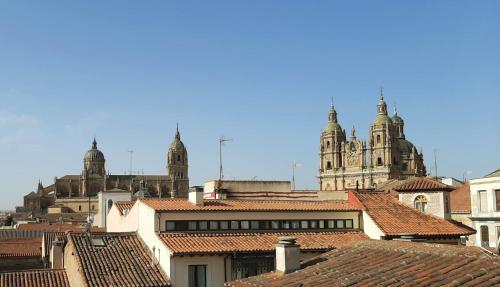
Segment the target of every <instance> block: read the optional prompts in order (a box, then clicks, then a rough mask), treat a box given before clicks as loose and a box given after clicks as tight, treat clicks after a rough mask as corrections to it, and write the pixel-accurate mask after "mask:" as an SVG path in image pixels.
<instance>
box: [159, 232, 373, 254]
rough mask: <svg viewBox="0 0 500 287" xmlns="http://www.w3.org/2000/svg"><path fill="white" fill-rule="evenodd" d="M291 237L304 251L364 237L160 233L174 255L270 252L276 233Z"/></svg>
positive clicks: (347, 234)
mask: <svg viewBox="0 0 500 287" xmlns="http://www.w3.org/2000/svg"><path fill="white" fill-rule="evenodd" d="M284 235H286V236H294V237H296V238H297V242H298V243H299V244H300V245H301V249H302V250H304V251H313V250H314V251H319V250H321V251H326V250H330V249H333V248H337V247H339V246H342V245H345V244H347V243H351V242H353V241H358V240H366V239H368V237H367V236H366V235H365V234H364V233H362V232H356V231H351V232H291V233H282V232H279V233H278V232H276V233H206V234H196V233H195V234H193V233H160V234H159V235H158V236H159V237H160V239H161V240H162V241H163V243H164V244H165V246H167V248H168V249H170V250H171V251H172V252H173V254H174V255H181V254H215V253H234V252H241V253H245V252H274V250H275V248H276V244H277V243H278V237H279V236H284Z"/></svg>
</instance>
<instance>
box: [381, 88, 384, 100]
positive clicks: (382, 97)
mask: <svg viewBox="0 0 500 287" xmlns="http://www.w3.org/2000/svg"><path fill="white" fill-rule="evenodd" d="M380 100H381V101H383V100H384V87H380Z"/></svg>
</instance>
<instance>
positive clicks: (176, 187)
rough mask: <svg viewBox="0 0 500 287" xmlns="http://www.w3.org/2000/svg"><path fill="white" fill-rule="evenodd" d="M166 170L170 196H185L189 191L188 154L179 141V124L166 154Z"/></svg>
mask: <svg viewBox="0 0 500 287" xmlns="http://www.w3.org/2000/svg"><path fill="white" fill-rule="evenodd" d="M167 164H168V166H167V172H168V176H169V179H170V188H169V189H170V197H172V198H176V197H187V196H188V192H189V176H188V154H187V149H186V147H185V146H184V143H183V142H182V141H181V134H180V133H179V126H177V131H176V133H175V137H174V140H173V141H172V143H171V144H170V147H169V149H168V154H167Z"/></svg>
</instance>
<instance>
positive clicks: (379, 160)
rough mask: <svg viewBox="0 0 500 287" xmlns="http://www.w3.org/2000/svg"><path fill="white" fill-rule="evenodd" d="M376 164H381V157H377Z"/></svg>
mask: <svg viewBox="0 0 500 287" xmlns="http://www.w3.org/2000/svg"><path fill="white" fill-rule="evenodd" d="M377 165H382V158H381V157H378V158H377Z"/></svg>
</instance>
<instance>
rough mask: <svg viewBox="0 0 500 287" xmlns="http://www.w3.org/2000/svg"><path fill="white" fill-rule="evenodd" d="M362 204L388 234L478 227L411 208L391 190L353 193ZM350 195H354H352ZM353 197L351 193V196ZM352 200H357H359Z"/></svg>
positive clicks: (449, 232)
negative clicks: (387, 191)
mask: <svg viewBox="0 0 500 287" xmlns="http://www.w3.org/2000/svg"><path fill="white" fill-rule="evenodd" d="M352 195H353V196H354V197H355V199H356V198H357V200H359V202H360V203H361V205H362V207H364V209H365V211H366V212H367V213H368V214H369V215H370V217H371V218H372V219H373V221H375V223H376V224H377V225H378V226H379V228H380V229H381V230H382V231H383V232H384V233H385V234H386V235H388V236H391V235H392V236H394V235H403V234H416V235H420V236H460V235H469V234H474V233H475V230H474V229H472V228H470V227H467V226H465V225H462V224H460V223H458V222H456V223H453V222H451V221H448V220H445V219H442V218H439V217H437V216H433V215H430V214H426V213H423V212H421V211H418V210H416V209H414V208H411V207H409V206H407V205H405V204H403V203H400V202H399V201H398V200H397V199H395V198H394V197H393V196H391V195H390V194H388V193H382V192H359V193H352ZM350 197H351V195H350ZM351 198H352V197H351ZM355 199H354V200H352V202H353V204H356V200H355Z"/></svg>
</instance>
